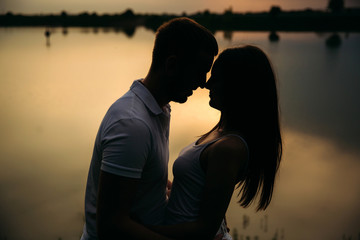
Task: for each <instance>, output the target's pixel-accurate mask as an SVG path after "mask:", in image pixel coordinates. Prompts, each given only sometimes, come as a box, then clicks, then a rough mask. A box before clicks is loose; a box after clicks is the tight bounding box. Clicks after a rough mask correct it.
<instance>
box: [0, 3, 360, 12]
mask: <svg viewBox="0 0 360 240" xmlns="http://www.w3.org/2000/svg"><path fill="white" fill-rule="evenodd" d="M327 2H328V0H316V1H314V0H256V1H252V0H221V1H219V0H196V1H194V0H182V1H178V0H152V1H146V0H122V1H117V0H102V1H98V0H62V1H49V0H0V13H6V12H8V11H12V12H14V13H56V12H60V11H62V10H65V11H67V12H69V13H78V12H83V11H89V12H93V11H96V12H98V13H104V12H109V13H111V12H122V11H124V10H125V9H127V8H132V9H133V10H134V11H135V12H139V13H145V12H151V13H163V12H169V13H177V14H180V13H182V12H187V13H194V12H196V11H199V10H200V11H202V10H204V9H209V10H210V11H214V12H223V11H224V10H225V9H227V8H229V7H230V6H231V7H232V8H233V10H234V11H237V12H246V11H268V10H269V9H270V7H271V6H273V5H279V6H281V7H282V8H283V9H284V10H291V9H305V8H313V9H325V8H326V6H327ZM345 6H346V7H360V0H345Z"/></svg>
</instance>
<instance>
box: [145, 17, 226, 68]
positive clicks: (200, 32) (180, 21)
mask: <svg viewBox="0 0 360 240" xmlns="http://www.w3.org/2000/svg"><path fill="white" fill-rule="evenodd" d="M199 51H204V52H205V53H208V54H210V55H212V56H216V55H217V54H218V51H219V50H218V45H217V42H216V39H215V37H214V36H213V34H212V33H211V32H210V31H209V30H208V29H206V28H205V27H203V26H202V25H200V24H198V23H197V22H195V21H194V20H192V19H190V18H186V17H181V18H174V19H172V20H170V21H168V22H166V23H164V24H162V25H161V26H160V27H159V28H158V29H157V31H156V37H155V44H154V50H153V58H152V67H153V68H157V67H158V66H160V65H161V64H162V63H163V62H164V61H165V60H166V58H167V57H168V56H170V55H177V56H181V57H185V58H191V57H192V56H194V55H195V54H196V53H198V52H199Z"/></svg>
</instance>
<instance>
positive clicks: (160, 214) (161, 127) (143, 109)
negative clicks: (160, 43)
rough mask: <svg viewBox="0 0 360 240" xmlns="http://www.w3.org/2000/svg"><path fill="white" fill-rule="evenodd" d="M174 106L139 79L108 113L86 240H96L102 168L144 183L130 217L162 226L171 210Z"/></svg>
mask: <svg viewBox="0 0 360 240" xmlns="http://www.w3.org/2000/svg"><path fill="white" fill-rule="evenodd" d="M169 123H170V106H169V105H167V106H166V107H165V108H164V110H162V109H161V108H160V107H159V105H158V104H157V102H156V100H155V99H154V97H153V96H152V95H151V93H150V92H149V91H148V89H147V88H146V87H145V86H144V85H143V84H142V83H141V82H140V80H137V81H134V83H133V84H132V86H131V88H130V90H129V91H128V92H127V93H126V94H125V95H124V96H122V97H121V98H120V99H118V100H117V101H116V102H115V103H113V105H112V106H111V107H110V108H109V110H108V112H107V113H106V115H105V117H104V119H103V121H102V123H101V125H100V128H99V131H98V134H97V137H96V140H95V146H94V151H93V156H92V159H91V164H90V169H89V174H88V180H87V186H86V194H85V220H86V221H85V226H84V232H83V236H82V237H81V239H86V240H89V239H97V232H96V202H97V192H98V184H99V175H100V170H102V171H105V172H109V173H112V174H115V175H119V176H123V177H129V178H135V179H141V182H140V185H139V188H138V192H137V195H136V197H135V201H134V204H133V206H132V208H131V214H132V215H134V216H135V217H136V218H137V219H138V220H139V221H140V222H141V223H143V224H150V225H158V224H162V221H163V219H164V213H165V207H166V192H165V191H166V184H167V179H168V160H169Z"/></svg>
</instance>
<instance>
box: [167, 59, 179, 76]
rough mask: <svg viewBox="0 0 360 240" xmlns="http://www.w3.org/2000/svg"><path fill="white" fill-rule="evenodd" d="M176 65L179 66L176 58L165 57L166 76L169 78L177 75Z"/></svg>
mask: <svg viewBox="0 0 360 240" xmlns="http://www.w3.org/2000/svg"><path fill="white" fill-rule="evenodd" d="M178 64H179V60H178V58H177V56H175V55H170V56H169V57H167V59H166V62H165V73H166V75H167V76H169V77H173V76H175V75H176V74H177V73H178V68H179V66H178Z"/></svg>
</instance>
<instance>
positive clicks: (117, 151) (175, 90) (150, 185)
mask: <svg viewBox="0 0 360 240" xmlns="http://www.w3.org/2000/svg"><path fill="white" fill-rule="evenodd" d="M217 53H218V46H217V43H216V40H215V38H214V36H213V35H212V34H211V33H210V32H209V31H208V30H207V29H205V28H204V27H202V26H201V25H199V24H198V23H196V22H195V21H193V20H190V19H188V18H177V19H173V20H171V21H169V22H167V23H165V24H163V25H162V26H160V27H159V29H158V31H157V33H156V39H155V44H154V49H153V59H152V63H151V67H150V70H149V72H148V74H147V76H146V77H145V78H144V79H140V80H137V81H134V83H133V85H132V86H131V88H130V90H129V91H128V92H127V93H126V94H125V95H124V96H123V97H121V98H120V99H118V100H117V101H116V102H115V103H114V104H113V105H112V106H111V107H110V108H109V110H108V112H107V113H106V115H105V117H104V119H103V121H102V123H101V125H100V128H99V131H98V134H97V137H96V140H95V146H94V152H93V156H92V160H91V165H90V169H89V175H88V180H87V187H86V196H85V218H86V223H85V226H84V231H83V235H82V237H81V239H82V240H93V239H116V238H118V239H149V240H150V239H158V240H161V239H167V238H165V237H163V236H161V235H159V234H157V233H155V232H153V231H151V230H149V229H147V228H146V227H144V225H159V224H161V223H162V219H163V217H164V210H165V206H166V187H167V182H168V174H167V169H168V166H167V165H168V157H169V150H168V145H169V144H168V143H169V142H168V136H169V121H170V106H169V102H170V101H175V102H179V103H184V102H186V101H187V98H188V97H189V96H190V95H192V92H193V90H195V89H196V88H197V87H199V86H200V87H204V85H205V81H206V73H207V72H208V71H209V70H210V68H211V65H212V62H213V59H214V56H216V55H217Z"/></svg>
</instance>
